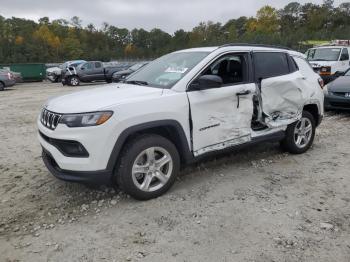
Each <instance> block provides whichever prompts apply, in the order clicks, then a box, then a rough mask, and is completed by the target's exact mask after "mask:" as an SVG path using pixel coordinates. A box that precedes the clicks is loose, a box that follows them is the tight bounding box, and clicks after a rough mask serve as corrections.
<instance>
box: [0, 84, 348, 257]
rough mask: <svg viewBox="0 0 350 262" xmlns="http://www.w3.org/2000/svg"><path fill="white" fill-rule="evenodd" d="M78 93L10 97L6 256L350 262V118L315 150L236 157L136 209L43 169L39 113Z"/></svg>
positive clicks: (338, 117)
mask: <svg viewBox="0 0 350 262" xmlns="http://www.w3.org/2000/svg"><path fill="white" fill-rule="evenodd" d="M86 88H92V86H84V87H80V88H78V89H86ZM73 90H76V88H66V87H65V88H63V87H62V86H60V85H59V84H43V83H33V84H23V85H19V86H16V87H15V88H12V89H9V90H8V91H5V92H1V93H0V112H1V114H0V123H1V124H0V196H1V198H0V210H1V211H0V261H35V262H37V261H152V262H154V261H258V262H260V261H261V262H262V261H337V262H340V261H350V203H349V202H350V172H349V167H350V143H349V142H350V114H347V113H328V114H327V116H326V118H325V120H324V122H323V123H322V125H321V127H320V128H319V129H318V132H317V138H316V140H315V145H314V146H313V148H312V149H311V150H310V151H309V152H308V153H306V154H304V155H300V156H294V155H289V154H285V153H283V152H281V151H280V149H279V147H278V145H277V144H274V143H271V144H263V145H260V146H257V147H253V148H249V149H245V150H243V151H239V152H233V153H232V154H231V155H226V156H221V157H218V158H216V159H210V160H208V161H206V162H202V163H200V164H198V165H195V166H192V167H188V168H187V169H186V170H184V171H182V173H181V176H180V177H179V179H178V181H177V182H176V183H175V185H174V187H173V188H172V190H171V191H170V192H169V193H168V194H166V195H165V196H163V197H161V198H159V199H156V200H152V201H148V202H137V201H134V200H132V199H130V198H128V197H127V196H125V195H123V194H122V193H118V192H115V191H114V189H112V188H102V189H93V188H87V187H85V186H83V185H78V184H69V183H65V182H62V181H58V180H56V179H55V178H53V177H52V176H51V175H50V174H49V172H48V171H47V170H46V168H45V167H44V165H43V163H42V161H41V158H40V154H41V149H40V146H39V144H38V142H37V139H36V135H37V130H36V123H35V122H36V117H37V115H38V113H39V110H40V108H41V106H42V104H43V103H44V102H45V100H47V99H48V98H49V97H51V96H56V95H60V94H64V93H66V92H71V91H73Z"/></svg>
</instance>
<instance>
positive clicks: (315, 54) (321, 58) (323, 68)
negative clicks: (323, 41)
mask: <svg viewBox="0 0 350 262" xmlns="http://www.w3.org/2000/svg"><path fill="white" fill-rule="evenodd" d="M349 54H350V46H345V45H326V46H319V47H315V48H311V49H309V50H308V51H307V52H306V56H307V60H308V61H309V63H310V64H311V66H312V67H313V69H314V70H315V72H316V73H318V74H319V75H320V76H321V77H322V78H323V80H324V81H325V82H329V81H331V80H333V79H334V77H336V75H337V74H336V73H337V72H338V73H340V72H345V71H346V70H347V69H349V67H350V58H349Z"/></svg>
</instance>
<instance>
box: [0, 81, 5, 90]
mask: <svg viewBox="0 0 350 262" xmlns="http://www.w3.org/2000/svg"><path fill="white" fill-rule="evenodd" d="M4 90H5V85H4V83H3V82H0V91H4Z"/></svg>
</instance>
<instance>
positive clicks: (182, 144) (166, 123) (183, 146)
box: [107, 120, 194, 172]
mask: <svg viewBox="0 0 350 262" xmlns="http://www.w3.org/2000/svg"><path fill="white" fill-rule="evenodd" d="M156 127H171V128H175V130H176V134H175V137H176V139H177V140H179V141H178V144H175V146H176V147H177V148H178V149H179V155H180V156H181V158H182V159H183V160H184V161H185V163H190V162H192V161H193V159H194V156H193V154H192V152H191V150H190V147H189V145H188V142H187V138H186V134H185V132H184V130H183V128H182V126H181V124H180V123H179V122H178V121H176V120H158V121H152V122H147V123H142V124H139V125H136V126H131V127H128V128H127V129H125V130H124V131H123V132H122V133H121V134H120V136H119V137H118V139H117V141H116V143H115V145H114V147H113V150H112V153H111V156H110V157H109V160H108V164H107V170H109V171H110V172H113V169H114V167H115V165H116V163H117V161H118V157H119V155H120V152H121V150H122V148H123V146H124V144H125V142H126V141H127V139H128V138H129V137H130V136H131V135H133V134H135V133H137V132H142V131H144V130H147V129H150V128H156Z"/></svg>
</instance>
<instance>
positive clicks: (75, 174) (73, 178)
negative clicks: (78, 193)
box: [42, 148, 112, 185]
mask: <svg viewBox="0 0 350 262" xmlns="http://www.w3.org/2000/svg"><path fill="white" fill-rule="evenodd" d="M42 159H43V161H44V164H45V166H46V167H47V169H48V170H49V171H50V172H51V174H53V175H54V176H55V177H56V178H58V179H61V180H64V181H69V182H77V183H85V184H95V185H96V184H100V185H109V184H111V182H112V173H111V172H109V171H89V172H80V171H70V170H63V169H61V168H60V167H59V166H58V165H57V163H56V161H55V159H54V158H53V157H52V155H51V154H50V153H49V152H48V151H46V150H45V149H44V148H43V152H42Z"/></svg>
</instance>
